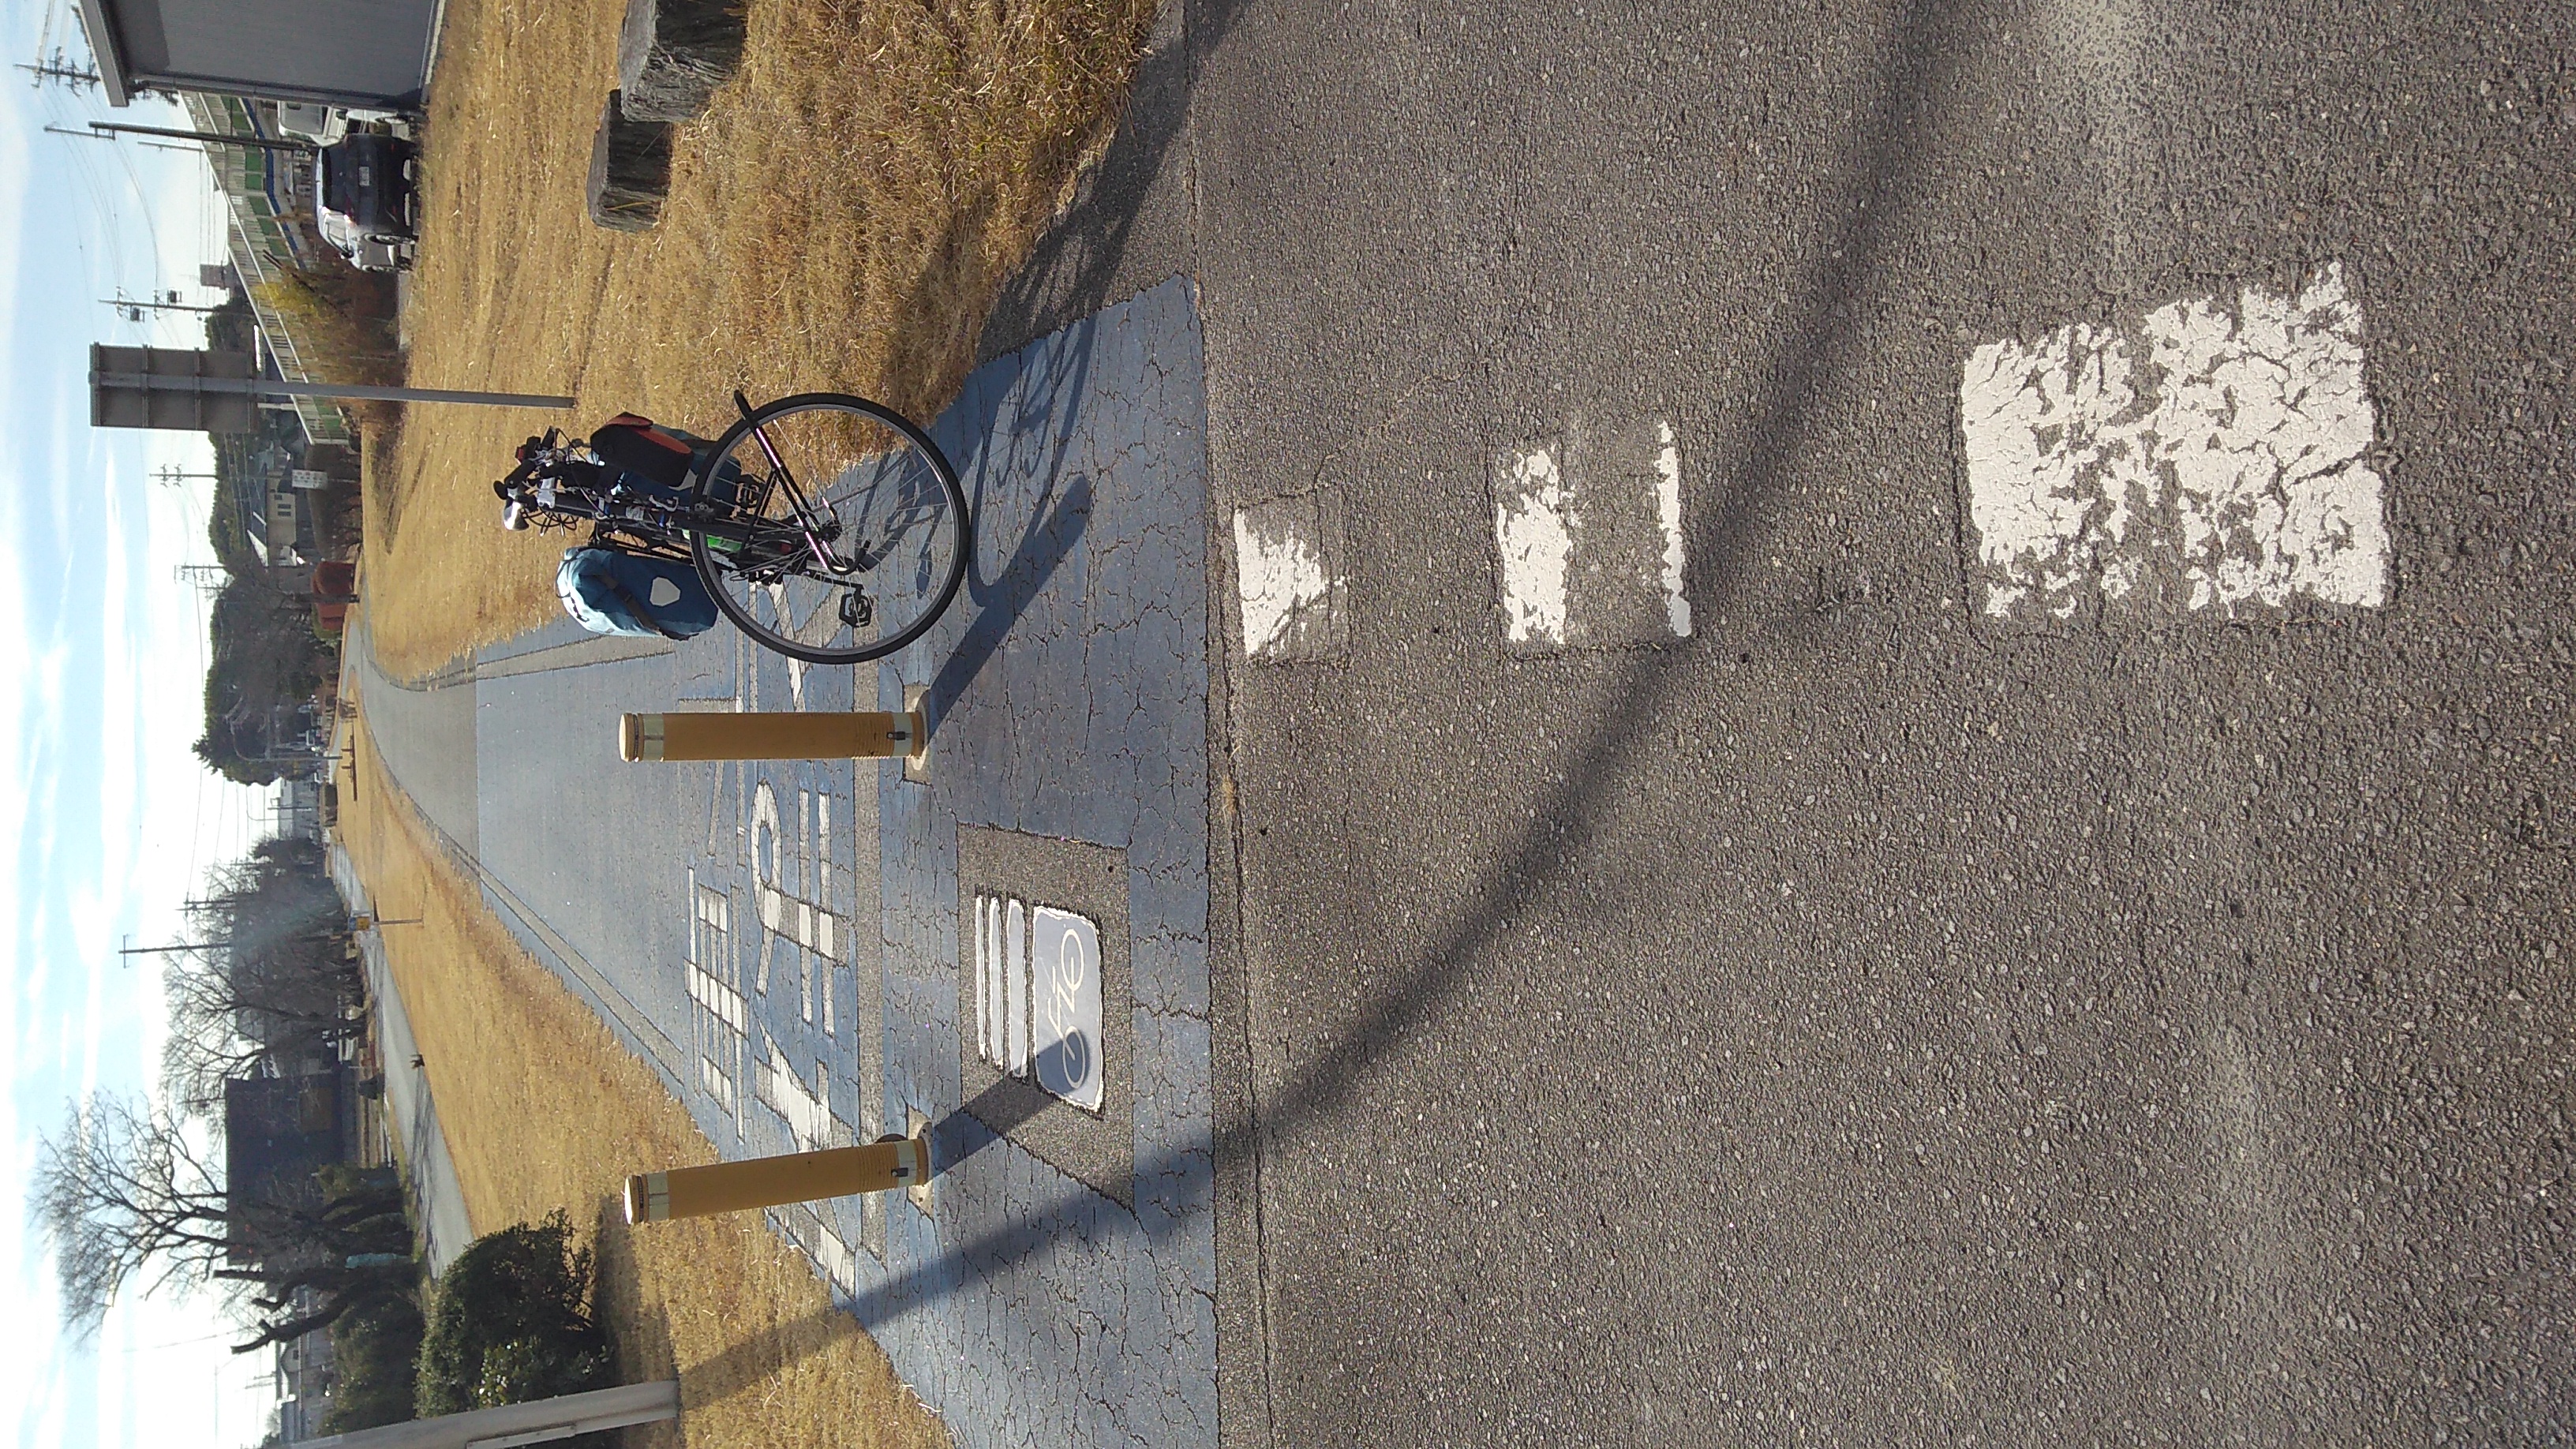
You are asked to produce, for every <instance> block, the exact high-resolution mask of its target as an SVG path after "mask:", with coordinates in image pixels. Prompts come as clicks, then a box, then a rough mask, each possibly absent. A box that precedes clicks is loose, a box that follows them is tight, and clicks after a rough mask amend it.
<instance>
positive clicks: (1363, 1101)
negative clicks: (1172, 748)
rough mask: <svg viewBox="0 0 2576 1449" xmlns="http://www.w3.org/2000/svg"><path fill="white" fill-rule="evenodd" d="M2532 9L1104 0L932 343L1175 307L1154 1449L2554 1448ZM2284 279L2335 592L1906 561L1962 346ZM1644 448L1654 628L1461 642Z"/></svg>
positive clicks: (2545, 400) (2554, 916)
mask: <svg viewBox="0 0 2576 1449" xmlns="http://www.w3.org/2000/svg"><path fill="white" fill-rule="evenodd" d="M2571 32H2576V11H2571V9H2570V7H2568V6H2566V5H2564V4H2548V5H2538V6H2520V7H2482V6H2471V5H2459V4H2433V5H2399V4H2393V3H2365V4H2323V3H2258V4H2254V5H2248V6H2219V5H2211V4H2206V3H2155V0H2058V3H2041V4H1942V3H1923V4H1868V3H1857V4H1837V5H1832V6H1825V7H1814V6H1793V5H1759V4H1757V5H1731V6H1721V7H1711V6H1706V5H1687V6H1686V5H1669V4H1667V5H1659V4H1631V3H1621V4H1606V5H1605V4H1590V5H1544V6H1543V5H1535V4H1526V3H1508V4H1503V5H1495V6H1480V7H1469V8H1464V9H1451V10H1441V9H1438V8H1436V7H1419V6H1413V7H1406V6H1394V5H1387V4H1330V5H1328V4H1297V3H1287V0H1251V3H1242V4H1233V3H1225V0H1209V3H1198V0H1191V3H1187V4H1186V5H1185V6H1181V7H1167V10H1166V13H1165V16H1164V26H1163V32H1162V36H1161V46H1160V49H1159V51H1158V53H1157V54H1156V55H1155V56H1154V57H1152V58H1150V59H1149V60H1148V62H1147V65H1146V68H1145V73H1144V75H1143V77H1142V78H1141V80H1140V82H1139V87H1138V93H1137V99H1136V102H1135V104H1134V107H1133V110H1132V112H1131V115H1130V117H1129V119H1128V122H1127V126H1126V129H1125V131H1124V132H1123V133H1122V135H1121V137H1120V140H1119V141H1118V143H1117V144H1116V145H1115V146H1114V147H1113V148H1112V149H1111V150H1110V152H1109V153H1108V155H1107V157H1106V159H1105V161H1104V163H1103V165H1102V168H1101V170H1100V172H1099V173H1098V175H1097V176H1096V177H1095V178H1094V180H1093V181H1092V183H1091V184H1090V186H1089V188H1088V190H1087V192H1086V194H1085V196H1084V197H1083V198H1082V200H1081V201H1080V203H1079V204H1078V205H1077V207H1076V208H1075V209H1074V211H1073V212H1072V213H1071V214H1070V215H1069V216H1068V217H1067V219H1066V221H1065V223H1064V225H1063V226H1062V228H1061V229H1060V230H1059V232H1058V234H1057V235H1056V236H1054V237H1053V238H1051V239H1050V240H1049V242H1048V243H1047V245H1046V247H1045V248H1044V249H1043V251H1042V253H1041V255H1040V257H1039V259H1038V261H1037V262H1036V263H1035V264H1034V265H1033V266H1032V268H1031V269H1030V271H1029V273H1028V274H1027V275H1026V276H1024V277H1023V278H1022V279H1021V280H1020V281H1019V283H1018V284H1016V286H1015V288H1014V290H1013V293H1012V295H1011V296H1010V298H1009V299H1007V302H1006V305H1005V307H1004V309H1003V310H1002V312H1001V313H1000V314H999V315H998V316H997V318H996V319H995V322H994V324H993V326H992V330H991V331H990V332H989V333H988V350H990V349H999V348H1005V347H1007V346H1009V345H1012V343H1013V342H1014V340H1015V339H1017V338H1019V337H1023V336H1029V335H1035V334H1036V333H1037V332H1038V331H1040V330H1043V329H1044V328H1045V327H1046V326H1048V325H1051V324H1052V323H1053V322H1054V321H1056V320H1058V319H1061V318H1064V317H1069V316H1074V315H1080V314H1081V313H1082V312H1084V311H1086V310H1088V309H1090V308H1091V307H1095V306H1097V305H1100V304H1101V303H1103V302H1105V301H1109V300H1115V299H1116V298H1117V297H1120V296H1124V295H1126V294H1128V293H1129V292H1132V291H1133V290H1136V289H1137V288H1139V287H1141V286H1142V285H1144V284H1146V283H1147V282H1149V281H1151V280H1153V279H1154V278H1158V277H1160V276H1163V275H1168V274H1170V273H1172V272H1185V273H1188V274H1189V275H1191V276H1193V277H1195V278H1196V279H1197V282H1198V287H1199V303H1200V309H1201V315H1202V321H1203V325H1204V327H1205V330H1206V337H1207V358H1208V363H1207V367H1208V389H1209V396H1210V470H1211V481H1212V488H1213V491H1214V494H1215V508H1214V510H1213V513H1212V517H1211V518H1210V532H1209V558H1210V560H1211V592H1212V593H1213V594H1214V595H1215V596H1216V599H1217V605H1218V608H1219V610H1220V613H1221V615H1222V617H1221V618H1220V619H1219V620H1218V622H1217V624H1216V626H1215V627H1212V629H1211V631H1210V637H1211V639H1212V640H1213V641H1215V644H1214V646H1213V647H1214V648H1217V649H1221V650H1222V651H1223V654H1222V658H1221V660H1220V661H1218V662H1219V663H1221V666H1222V667H1221V668H1220V669H1219V670H1218V671H1217V674H1216V678H1215V680H1214V683H1213V685H1212V697H1213V699H1214V701H1215V703H1214V706H1213V708H1214V710H1215V712H1216V717H1217V734H1216V737H1215V738H1216V745H1215V750H1214V757H1213V759H1212V772H1213V773H1212V783H1211V819H1212V839H1213V841H1214V857H1213V858H1214V859H1215V861H1216V865H1217V872H1216V878H1217V881H1218V884H1219V890H1218V894H1219V901H1218V912H1217V916H1218V919H1217V921H1216V923H1215V925H1214V930H1215V931H1216V934H1217V943H1218V946H1219V949H1218V951H1217V955H1216V962H1217V976H1218V982H1217V990H1216V1009H1217V1016H1218V1030H1217V1032H1216V1042H1215V1045H1216V1050H1217V1053H1218V1060H1217V1073H1216V1080H1217V1083H1218V1088H1219V1098H1220V1100H1219V1109H1218V1119H1217V1128H1218V1130H1217V1138H1216V1140H1217V1145H1218V1153H1217V1159H1218V1183H1217V1186H1218V1202H1219V1247H1220V1264H1219V1274H1218V1279H1219V1295H1218V1296H1219V1351H1218V1360H1219V1390H1220V1402H1221V1405H1222V1413H1223V1418H1222V1428H1223V1438H1224V1440H1225V1441H1226V1442H1227V1443H1229V1444H1246V1445H1250V1444H1304V1443H1347V1444H1388V1445H1397V1444H1404V1445H1410V1444H1422V1443H1441V1444H1504V1443H1513V1444H1519V1443H1540V1442H1545V1443H1602V1444H1626V1443H1634V1444H1669V1443H1694V1444H1697V1443H1706V1444H1731V1443H1753V1442H1761V1443H1792V1442H1794V1443H1847V1444H1891V1443H1925V1444H1928V1443H1965V1442H1977V1443H1984V1444H2034V1445H2036V1444H2060V1443H2094V1442H2106V1443H2155V1442H2165V1443H2191V1444H2215V1443H2265V1444H2292V1443H2317V1444H2445V1443H2481V1444H2487V1443H2493V1444H2527V1443H2561V1442H2566V1440H2567V1438H2568V1437H2569V1435H2570V1432H2571V1431H2570V1429H2569V1425H2570V1424H2571V1422H2576V1390H2571V1388H2570V1384H2571V1381H2576V1377H2572V1376H2571V1371H2572V1370H2576V1351H2571V1347H2570V1345H2571V1343H2576V1334H2571V1327H2576V1325H2571V1323H2570V1310H2571V1306H2572V1305H2576V1292H2572V1291H2571V1286H2570V1279H2569V1270H2570V1237H2569V1220H2568V1212H2567V1206H2566V1204H2567V1198H2568V1193H2569V1191H2570V1188H2569V1184H2568V1180H2567V1172H2568V1165H2569V1152H2570V1135H2569V1125H2568V1121H2567V1115H2568V1113H2569V1112H2570V1110H2571V1103H2570V1100H2569V1076H2568V1074H2569V1067H2570V1062H2571V1051H2570V1044H2569V1033H2570V1026H2571V1019H2570V1016H2571V1006H2576V995H2572V994H2571V988H2570V983H2569V967H2570V962H2571V956H2570V952H2571V950H2576V932H2571V924H2570V919H2569V900H2570V887H2569V859H2570V857H2569V854H2568V851H2569V848H2570V846H2571V844H2576V813H2571V806H2570V803H2569V802H2570V801H2571V799H2576V779H2571V770H2570V766H2569V759H2568V757H2569V743H2568V740H2567V730H2568V716H2567V706H2568V694H2569V682H2570V674H2571V669H2576V629H2571V620H2570V612H2569V609H2570V602H2571V600H2570V565H2571V561H2576V560H2572V559H2571V545H2570V528H2569V525H2570V523H2571V522H2576V487H2571V484H2576V478H2571V469H2572V468H2576V465H2571V462H2570V451H2569V443H2570V435H2569V431H2568V424H2567V414H2568V409H2569V405H2570V385H2569V378H2568V367H2569V362H2570V348H2569V343H2570V333H2571V325H2572V324H2571V318H2576V305H2571V303H2576V295H2571V292H2576V287H2572V286H2571V266H2570V248H2569V247H2568V245H2567V237H2568V236H2569V235H2570V234H2571V227H2570V221H2571V215H2570V214H2571V210H2576V187H2571V185H2570V181H2571V176H2570V159H2569V158H2570V155H2571V148H2576V75H2571V72H2570V64H2571V56H2572V55H2576V46H2571V41H2576V34H2572V33H2571ZM2329 264H2336V265H2339V266H2340V268H2341V275H2342V277H2343V279H2344V280H2345V282H2346V284H2347V285H2348V286H2349V288H2350V291H2351V295H2352V297H2353V298H2354V300H2355V302H2356V304H2357V305H2358V307H2359V309H2360V313H2361V319H2362V320H2361V345H2362V347H2363V350H2364V353H2365V359H2364V362H2363V365H2362V375H2363V379H2364V383H2365V386H2366V388H2367V390H2368V393H2369V394H2370V397H2371V399H2372V402H2373V403H2374V405H2375V409H2376V412H2375V435H2374V437H2373V438H2372V441H2371V445H2370V448H2369V451H2368V455H2367V457H2368V462H2369V465H2370V466H2371V467H2372V468H2373V469H2375V470H2376V471H2377V472H2378V474H2379V475H2380V476H2381V478H2383V479H2384V484H2385V491H2384V507H2385V522H2386V527H2387V532H2388V538H2389V557H2388V561H2387V569H2388V573H2387V579H2388V582H2389V585H2390V587H2389V589H2388V592H2387V596H2386V598H2385V601H2384V603H2382V604H2380V605H2379V606H2377V607H2341V606H2329V605H2325V604H2320V603H2316V602H2314V601H2298V600H2294V601H2292V602H2290V603H2289V604H2288V605H2287V606H2285V607H2281V608H2277V609H2253V610H2247V611H2244V612H2240V613H2238V614H2237V615H2236V616H2235V617H2234V618H2233V619H2227V618H2222V617H2215V616H2208V615H2197V614H2192V613H2189V612H2187V611H2184V610H2181V609H2178V608H2177V609H2169V610H2162V611H2156V610H2133V611H2128V612H2126V613H2120V612H2113V613H2107V614H2087V615H2082V616H2078V617H2076V618H2073V619H2070V620H2067V621H2065V622H2063V623H2062V624H2056V625H2050V626H2045V627H2040V628H2036V629H2033V628H2028V627H2022V626H2019V625H2016V626H2014V627H2011V628H2005V627H2001V626H1998V625H1995V624H1992V623H1989V622H1988V621H1987V620H1986V619H1985V618H1984V617H1983V616H1982V615H1981V614H1980V613H1978V612H1977V611H1976V609H1975V607H1974V602H1973V600H1974V597H1975V596H1974V594H1973V592H1972V590H1971V587H1970V585H1971V583H1972V577H1971V565H1972V562H1973V548H1974V544H1975V539H1974V536H1973V534H1974V530H1973V528H1972V526H1971V521H1970V519H1969V518H1968V517H1967V516H1966V514H1967V511H1968V503H1969V498H1970V485H1969V480H1968V478H1967V475H1966V471H1965V463H1964V460H1963V448H1962V439H1961V433H1960V427H1961V424H1960V413H1959V407H1960V403H1959V397H1960V386H1961V368H1962V364H1963V363H1964V361H1965V360H1966V358H1967V356H1968V354H1969V353H1970V351H1971V349H1972V348H1974V347H1976V346H1978V345H1980V344H1984V343H1990V342H1994V341H1997V340H1999V339H2011V338H2018V339H2024V340H2035V339H2037V338H2039V337H2041V336H2043V335H2045V334H2048V333H2049V332H2051V331H2052V329H2057V328H2061V327H2064V326H2067V325H2069V324H2074V323H2083V322H2090V323H2096V324H2101V325H2106V326H2108V325H2116V324H2117V323H2118V320H2119V319H2120V318H2121V317H2124V316H2135V315H2136V314H2137V313H2138V312H2140V311H2141V310H2143V309H2147V308H2153V307H2158V306H2163V305H2165V304H2167V303H2171V302H2174V301H2177V300H2182V299H2190V298H2197V297H2209V296H2229V295H2233V294H2234V293H2235V291H2236V290H2237V289H2238V288H2239V287H2240V286H2242V287H2256V288H2261V289H2267V290H2269V291H2271V292H2275V293H2283V294H2286V293H2288V292H2290V291H2292V290H2294V289H2295V288H2296V287H2297V286H2298V284H2299V283H2300V282H2301V280H2302V278H2306V277H2311V276H2313V275H2315V274H2316V273H2317V271H2318V269H2320V268H2323V267H2325V266H2327V265H2329ZM1648 420H1661V421H1668V422H1670V423H1672V424H1674V425H1675V428H1676V432H1677V434H1678V436H1679V438H1680V440H1681V442H1680V451H1681V455H1682V469H1683V480H1682V484H1683V486H1682V491H1683V497H1684V519H1683V530H1682V531H1683V534H1684V536H1685V537H1686V540H1687V544H1688V555H1689V563H1688V569H1687V580H1688V596H1689V601H1690V603H1691V605H1692V607H1693V610H1694V613H1695V618H1696V628H1695V630H1694V632H1693V633H1692V635H1691V636H1690V637H1689V638H1687V639H1684V640H1674V641H1671V642H1668V643H1665V644H1662V645H1660V646H1658V647H1649V648H1633V649H1614V650H1601V651H1580V650H1578V651H1569V652H1565V653H1560V654H1556V655H1553V656H1550V657H1546V658H1540V659H1522V658H1517V657H1512V656H1509V655H1507V654H1506V651H1505V649H1504V647H1503V643H1502V640H1501V638H1500V635H1499V631H1498V627H1497V612H1496V598H1497V574H1496V570H1497V568H1498V564H1497V560H1496V557H1495V553H1494V538H1495V534H1494V532H1493V529H1494V526H1495V525H1494V515H1493V512H1492V508H1493V504H1492V500H1491V494H1490V489H1491V487H1492V476H1493V470H1494V466H1495V463H1494V460H1495V459H1496V458H1497V457H1499V456H1500V455H1502V454H1503V453H1504V452H1505V451H1506V450H1509V449H1512V448H1515V447H1518V446H1520V445H1522V444H1523V443H1525V442H1527V441H1528V440H1530V439H1532V438H1541V437H1547V436H1554V435H1558V434H1561V433H1564V432H1566V431H1567V430H1569V429H1581V428H1585V427H1598V428H1610V427H1621V426H1630V425H1636V424H1639V423H1641V422H1643V421H1648ZM1317 494H1320V495H1325V496H1327V497H1329V499H1330V500H1331V502H1332V506H1334V507H1336V508H1338V509H1339V510H1341V513H1340V516H1341V517H1342V518H1343V519H1345V520H1346V522H1345V524H1344V536H1345V537H1346V544H1345V545H1344V552H1343V556H1342V557H1340V558H1338V559H1330V560H1327V561H1326V563H1325V567H1326V569H1327V571H1329V572H1331V574H1332V582H1333V584H1334V586H1335V587H1336V588H1338V589H1339V590H1341V592H1342V593H1343V594H1344V595H1345V596H1346V599H1347V603H1346V609H1347V617H1346V618H1343V619H1341V620H1339V621H1338V625H1337V627H1338V628H1339V629H1340V630H1342V631H1343V637H1344V639H1345V642H1344V643H1343V644H1342V645H1341V647H1339V649H1338V650H1337V651H1327V652H1326V657H1301V658H1299V659H1297V660H1295V661H1294V662H1283V663H1271V662H1267V661H1264V662H1253V661H1250V660H1248V659H1247V658H1246V656H1245V654H1244V652H1243V642H1244V641H1243V637H1242V634H1241V629H1240V622H1241V621H1240V611H1239V605H1238V603H1237V601H1236V599H1235V590H1236V586H1237V581H1236V579H1235V578H1233V577H1232V576H1231V573H1230V562H1231V560H1230V555H1231V547H1232V545H1231V539H1230V535H1229V531H1228V529H1229V522H1230V519H1231V516H1232V513H1233V510H1235V509H1236V508H1240V507H1243V506H1246V505H1251V504H1258V503H1264V502H1267V501H1270V500H1276V499H1283V498H1293V497H1300V496H1305V495H1317ZM1328 632H1329V631H1328Z"/></svg>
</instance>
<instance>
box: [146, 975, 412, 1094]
mask: <svg viewBox="0 0 2576 1449" xmlns="http://www.w3.org/2000/svg"><path fill="white" fill-rule="evenodd" d="M348 942H349V938H348V936H347V935H346V934H345V933H342V932H338V931H328V932H315V933H313V934H310V935H303V936H291V937H287V938H285V939H283V940H273V941H269V942H267V943H265V944H263V945H258V946H254V947H252V948H250V949H248V950H244V949H241V948H239V947H233V946H227V947H222V948H217V949H214V950H209V951H204V952H199V953H196V954H193V955H189V956H183V957H180V958H177V959H175V960H173V961H172V962H171V963H170V964H169V966H168V967H167V968H166V970H167V973H168V974H167V975H165V976H164V977H163V978H162V993H163V996H164V998H165V999H166V1000H167V1002H168V1005H169V1010H170V1035H169V1037H168V1038H167V1039H166V1042H165V1044H164V1046H163V1048H162V1064H161V1065H162V1081H163V1083H164V1084H165V1085H166V1086H167V1087H168V1089H169V1091H170V1095H171V1100H172V1101H174V1102H177V1103H179V1104H181V1106H182V1107H183V1108H184V1109H186V1110H188V1111H191V1112H198V1113H207V1114H211V1113H213V1112H215V1111H217V1110H219V1109H220V1108H221V1106H222V1102H223V1091H224V1083H225V1081H227V1080H229V1079H233V1078H239V1077H255V1076H262V1075H267V1074H269V1073H271V1072H273V1071H285V1070H288V1069H290V1068H291V1066H292V1064H293V1063H295V1062H297V1061H299V1060H302V1059H305V1058H308V1057H315V1056H321V1055H324V1054H327V1053H329V1052H331V1051H332V1050H333V1049H335V1048H336V1047H337V1046H338V1044H339V1043H340V1042H342V1041H344V1040H348V1039H351V1038H354V1037H357V1036H359V1035H362V1034H363V1033H364V1032H365V1030H366V1022H365V1020H364V1019H363V1017H362V1016H361V1015H359V1014H358V1013H357V1011H356V1010H355V1008H357V1007H358V1006H360V1005H362V1004H363V1003H364V1001H365V998H366V973H365V971H364V970H363V969H362V968H361V967H360V965H359V963H358V962H357V961H356V960H355V959H354V957H353V956H352V955H351V953H350V951H349V945H348Z"/></svg>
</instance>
